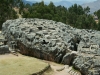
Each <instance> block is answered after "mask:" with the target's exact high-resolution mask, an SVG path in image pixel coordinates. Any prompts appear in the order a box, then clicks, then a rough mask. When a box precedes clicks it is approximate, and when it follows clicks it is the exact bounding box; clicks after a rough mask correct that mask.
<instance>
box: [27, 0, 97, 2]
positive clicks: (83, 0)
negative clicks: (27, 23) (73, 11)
mask: <svg viewBox="0 0 100 75" xmlns="http://www.w3.org/2000/svg"><path fill="white" fill-rule="evenodd" d="M27 1H39V2H40V1H42V0H27ZM43 1H45V2H50V1H52V2H59V1H69V2H75V1H82V2H93V1H96V0H43Z"/></svg>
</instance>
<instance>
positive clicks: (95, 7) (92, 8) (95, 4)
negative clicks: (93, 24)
mask: <svg viewBox="0 0 100 75" xmlns="http://www.w3.org/2000/svg"><path fill="white" fill-rule="evenodd" d="M99 5H100V0H97V1H94V2H90V3H86V4H83V5H82V7H87V6H89V7H90V13H93V12H95V11H97V10H99V9H100V7H99Z"/></svg>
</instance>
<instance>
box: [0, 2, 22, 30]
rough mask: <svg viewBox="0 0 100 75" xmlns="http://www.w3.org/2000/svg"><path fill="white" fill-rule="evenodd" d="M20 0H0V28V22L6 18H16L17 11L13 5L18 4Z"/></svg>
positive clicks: (0, 25)
mask: <svg viewBox="0 0 100 75" xmlns="http://www.w3.org/2000/svg"><path fill="white" fill-rule="evenodd" d="M20 2H22V1H21V0H1V1H0V29H1V28H2V23H3V22H5V21H6V20H8V19H15V18H17V17H18V16H17V13H16V12H15V10H14V9H13V7H16V6H18V7H19V6H20Z"/></svg>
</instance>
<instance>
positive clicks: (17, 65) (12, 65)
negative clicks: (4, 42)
mask: <svg viewBox="0 0 100 75" xmlns="http://www.w3.org/2000/svg"><path fill="white" fill-rule="evenodd" d="M47 65H48V64H47V63H44V62H42V61H41V60H38V59H36V58H32V57H27V56H21V57H9V58H3V59H0V75H31V74H33V73H35V72H38V71H40V70H42V69H43V68H44V67H46V66H47Z"/></svg>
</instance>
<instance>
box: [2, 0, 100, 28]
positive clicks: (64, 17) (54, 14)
mask: <svg viewBox="0 0 100 75" xmlns="http://www.w3.org/2000/svg"><path fill="white" fill-rule="evenodd" d="M22 1H23V0H2V1H0V28H1V26H2V23H3V22H5V21H6V20H8V19H15V18H17V15H16V12H15V11H14V9H13V8H14V7H17V8H19V13H20V14H21V15H22V17H23V18H40V19H49V20H54V21H57V22H63V23H65V24H69V25H71V26H73V27H77V28H80V29H83V28H84V29H97V30H100V27H99V26H100V25H99V24H100V23H98V24H96V22H95V20H94V18H93V16H92V15H90V14H88V13H89V12H90V8H89V7H86V8H83V7H82V6H81V5H77V4H74V5H72V6H71V7H69V8H65V7H64V6H61V5H59V6H55V5H54V4H53V2H50V3H49V4H48V5H45V3H44V1H41V2H38V3H34V4H32V5H30V4H25V3H24V2H22ZM95 14H96V15H97V16H98V17H99V19H100V10H98V11H97V12H95ZM98 27H99V28H98Z"/></svg>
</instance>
